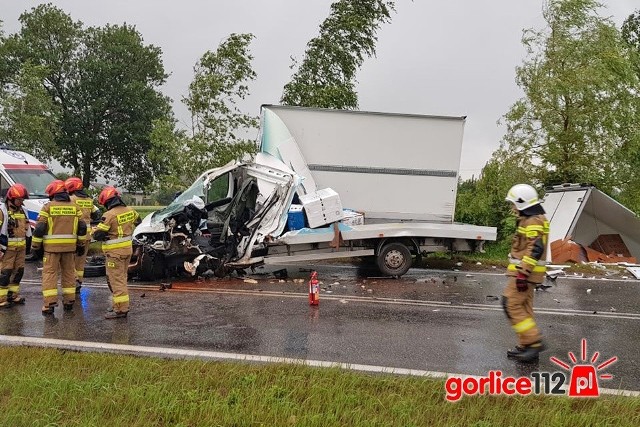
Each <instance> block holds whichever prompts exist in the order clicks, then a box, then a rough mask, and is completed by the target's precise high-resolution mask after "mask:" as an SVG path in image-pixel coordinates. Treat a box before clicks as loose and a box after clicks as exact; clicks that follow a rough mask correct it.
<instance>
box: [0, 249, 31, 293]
mask: <svg viewBox="0 0 640 427" xmlns="http://www.w3.org/2000/svg"><path fill="white" fill-rule="evenodd" d="M24 258H25V249H24V248H22V249H19V250H17V251H14V250H7V252H6V253H5V254H4V257H2V262H0V303H3V302H6V301H7V300H14V299H18V298H20V296H19V295H18V294H19V292H20V281H21V280H22V276H23V274H24Z"/></svg>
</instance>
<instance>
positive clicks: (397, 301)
mask: <svg viewBox="0 0 640 427" xmlns="http://www.w3.org/2000/svg"><path fill="white" fill-rule="evenodd" d="M23 282H27V283H32V282H31V281H28V280H23ZM37 283H40V282H37ZM82 286H83V287H89V288H105V287H106V286H107V284H106V283H96V282H86V283H83V284H82ZM128 288H129V289H134V290H144V291H149V290H158V289H159V288H160V285H159V284H154V285H135V284H134V285H132V284H129V286H128ZM166 291H167V292H196V293H197V292H201V293H213V294H228V295H248V296H268V297H278V298H308V295H307V294H306V293H304V294H303V293H293V292H275V291H253V290H247V289H224V288H221V289H207V288H199V287H186V286H180V287H179V288H168V289H166ZM321 299H323V300H335V301H340V300H344V301H352V302H364V303H371V304H387V305H412V306H421V307H443V306H444V307H447V308H452V309H456V310H480V311H498V312H502V311H503V309H502V306H496V305H491V304H472V303H461V304H454V303H452V302H450V301H429V300H410V299H402V298H380V297H360V296H351V295H326V294H322V296H321ZM534 312H535V313H536V314H548V315H554V316H573V317H596V318H602V319H626V320H640V313H625V312H596V313H593V311H588V310H573V309H560V308H536V309H534Z"/></svg>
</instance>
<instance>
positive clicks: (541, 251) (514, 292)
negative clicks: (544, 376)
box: [502, 184, 549, 362]
mask: <svg viewBox="0 0 640 427" xmlns="http://www.w3.org/2000/svg"><path fill="white" fill-rule="evenodd" d="M506 200H507V201H509V202H511V203H513V207H514V209H515V210H516V211H517V212H518V219H517V230H516V234H515V235H514V236H513V241H512V244H511V253H510V254H509V266H508V268H507V276H509V281H508V283H507V286H506V288H505V290H504V292H503V295H502V306H503V308H504V311H505V313H506V314H507V317H508V318H509V321H510V322H511V325H512V327H513V330H514V331H515V332H516V334H518V340H519V342H518V345H517V346H516V347H515V349H513V350H509V351H507V356H508V357H511V358H514V359H517V360H519V361H522V362H531V361H534V360H536V359H537V358H538V354H539V353H540V352H541V351H542V350H544V349H545V345H544V343H543V342H542V336H541V335H540V330H539V329H538V326H537V325H536V322H535V320H534V318H533V293H534V289H535V287H536V285H537V284H540V283H542V282H543V281H544V278H545V273H546V266H545V260H546V256H547V240H548V236H549V221H547V218H546V217H545V212H544V209H543V208H542V206H541V205H540V200H539V199H538V192H537V191H536V190H535V189H534V188H533V187H532V186H530V185H527V184H517V185H514V186H513V187H511V189H510V190H509V192H508V193H507V197H506Z"/></svg>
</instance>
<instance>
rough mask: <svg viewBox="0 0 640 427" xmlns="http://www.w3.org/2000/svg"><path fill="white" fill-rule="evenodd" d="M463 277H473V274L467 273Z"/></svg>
mask: <svg viewBox="0 0 640 427" xmlns="http://www.w3.org/2000/svg"><path fill="white" fill-rule="evenodd" d="M465 277H473V274H467V275H466V276H465Z"/></svg>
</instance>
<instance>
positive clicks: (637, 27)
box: [621, 9, 640, 76]
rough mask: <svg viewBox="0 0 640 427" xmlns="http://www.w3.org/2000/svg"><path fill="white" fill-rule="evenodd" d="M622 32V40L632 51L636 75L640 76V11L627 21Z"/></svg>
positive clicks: (630, 16)
mask: <svg viewBox="0 0 640 427" xmlns="http://www.w3.org/2000/svg"><path fill="white" fill-rule="evenodd" d="M621 31H622V39H623V40H624V41H625V43H626V44H627V46H628V47H629V49H630V55H631V56H632V60H633V63H634V67H635V70H636V74H637V75H638V76H640V9H639V10H637V11H635V12H634V13H632V14H631V15H629V16H628V17H627V19H625V21H624V23H623V24H622V28H621Z"/></svg>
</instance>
